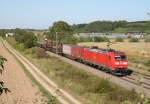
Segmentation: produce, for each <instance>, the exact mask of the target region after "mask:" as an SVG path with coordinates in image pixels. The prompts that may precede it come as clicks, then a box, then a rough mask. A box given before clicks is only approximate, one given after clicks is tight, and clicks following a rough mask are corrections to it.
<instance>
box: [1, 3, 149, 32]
mask: <svg viewBox="0 0 150 104" xmlns="http://www.w3.org/2000/svg"><path fill="white" fill-rule="evenodd" d="M147 12H150V0H0V28H1V29H2V28H32V29H47V28H49V26H51V25H52V24H53V23H54V22H56V21H59V20H63V21H66V22H68V23H69V24H80V23H90V22H92V21H97V20H111V21H115V20H127V21H142V20H149V19H150V17H149V16H148V15H147Z"/></svg>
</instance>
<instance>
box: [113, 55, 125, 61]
mask: <svg viewBox="0 0 150 104" xmlns="http://www.w3.org/2000/svg"><path fill="white" fill-rule="evenodd" d="M115 60H118V61H119V60H126V56H125V55H119V56H115Z"/></svg>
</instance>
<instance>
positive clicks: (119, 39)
mask: <svg viewBox="0 0 150 104" xmlns="http://www.w3.org/2000/svg"><path fill="white" fill-rule="evenodd" d="M115 41H116V42H124V40H123V38H116V40H115Z"/></svg>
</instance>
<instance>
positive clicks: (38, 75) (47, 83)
mask: <svg viewBox="0 0 150 104" xmlns="http://www.w3.org/2000/svg"><path fill="white" fill-rule="evenodd" d="M3 43H4V45H5V47H6V48H7V49H8V50H9V51H10V52H11V53H12V54H13V55H14V56H15V57H16V58H17V59H18V60H19V61H20V62H21V63H22V64H23V65H24V66H25V67H26V69H27V70H28V71H29V72H30V73H31V74H32V76H33V77H34V78H35V80H36V81H38V82H39V83H40V84H41V85H42V86H43V87H44V88H45V89H46V90H47V91H48V92H49V93H51V94H52V95H53V96H55V97H56V98H57V99H58V100H59V101H60V103H62V104H81V102H80V101H79V100H78V99H76V98H74V97H73V96H72V95H71V94H69V93H68V92H66V91H65V90H63V89H61V88H60V87H59V86H58V85H57V84H56V83H55V82H53V81H52V80H50V79H49V78H48V77H46V76H45V75H44V74H43V73H42V72H41V71H40V69H38V68H37V67H36V66H35V65H33V64H32V63H31V62H30V61H29V60H27V59H26V58H25V57H24V56H23V55H21V54H20V53H19V52H17V51H16V50H14V49H13V48H12V47H11V46H10V45H9V44H8V43H7V42H6V41H3Z"/></svg>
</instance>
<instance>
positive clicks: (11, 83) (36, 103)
mask: <svg viewBox="0 0 150 104" xmlns="http://www.w3.org/2000/svg"><path fill="white" fill-rule="evenodd" d="M0 55H2V56H4V57H5V58H6V59H7V60H8V61H7V62H6V63H5V71H4V73H3V75H2V76H1V75H0V80H3V81H4V82H5V85H6V86H7V87H8V88H9V89H10V90H11V93H8V94H7V95H6V94H2V95H1V96H0V104H45V100H46V98H44V97H42V95H41V93H40V92H39V90H38V88H37V87H36V86H34V85H33V84H32V82H31V81H30V79H29V78H28V77H27V76H26V74H25V73H24V71H23V69H22V67H21V66H20V64H19V63H18V62H17V60H16V59H15V58H14V57H13V56H12V55H11V54H10V53H9V52H8V51H7V50H6V49H5V48H4V46H3V44H2V42H1V41H0Z"/></svg>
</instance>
